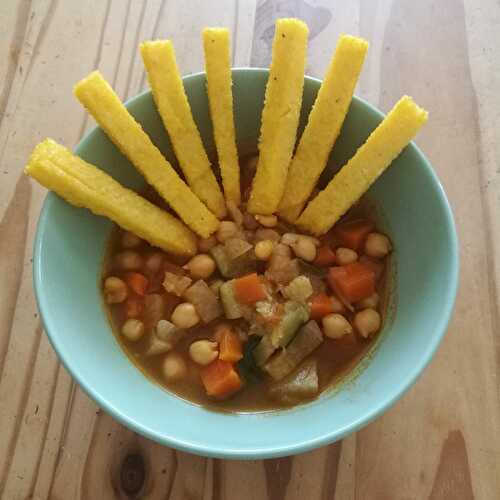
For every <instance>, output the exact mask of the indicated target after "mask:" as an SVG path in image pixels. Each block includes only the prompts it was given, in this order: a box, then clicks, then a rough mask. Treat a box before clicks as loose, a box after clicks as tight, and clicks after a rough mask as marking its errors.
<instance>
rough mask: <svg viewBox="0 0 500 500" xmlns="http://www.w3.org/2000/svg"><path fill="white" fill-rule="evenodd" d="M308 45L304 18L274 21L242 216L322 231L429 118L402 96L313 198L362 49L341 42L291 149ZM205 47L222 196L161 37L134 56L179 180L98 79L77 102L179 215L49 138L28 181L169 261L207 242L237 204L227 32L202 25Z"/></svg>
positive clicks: (348, 40) (93, 77)
mask: <svg viewBox="0 0 500 500" xmlns="http://www.w3.org/2000/svg"><path fill="white" fill-rule="evenodd" d="M307 38H308V28H307V26H306V24H305V23H303V22H302V21H300V20H297V19H279V20H278V21H277V22H276V31H275V35H274V41H273V49H272V62H271V67H270V72H269V79H268V82H267V86H266V94H265V103H264V109H263V111H262V120H261V130H260V139H259V159H258V163H257V170H256V174H255V177H254V180H253V184H252V189H251V192H250V197H249V200H248V204H247V210H248V211H249V212H250V213H252V214H256V215H268V214H275V213H277V214H278V215H279V216H280V217H282V218H283V219H284V220H286V221H287V222H289V223H292V224H296V225H297V226H299V227H300V228H301V229H303V230H305V231H308V232H310V233H313V234H316V235H321V234H324V233H326V232H327V231H328V230H329V229H330V228H331V227H332V226H333V225H334V224H335V222H336V221H337V220H338V219H339V218H340V217H341V216H342V215H343V214H344V213H345V212H346V211H347V210H348V209H349V208H350V207H351V206H352V205H353V204H354V203H355V202H356V201H357V200H358V199H359V198H360V197H361V196H362V195H363V193H365V192H366V191H367V190H368V188H369V187H370V186H371V184H372V183H373V182H374V181H375V180H376V179H377V178H378V177H379V176H380V174H381V173H382V172H383V171H384V170H385V169H386V168H387V167H388V166H389V165H390V164H391V162H392V161H393V160H394V159H395V158H396V157H397V156H398V155H399V154H400V153H401V151H402V150H403V148H404V147H405V146H406V145H407V144H408V143H409V142H410V141H411V140H412V138H413V137H414V136H415V135H416V133H417V132H418V130H419V129H420V127H421V126H422V125H423V124H424V123H425V122H426V120H427V112H426V111H424V110H423V109H421V108H420V107H418V106H417V105H416V104H415V103H414V102H413V100H412V99H411V98H410V97H408V96H404V97H402V98H401V99H400V101H399V102H398V103H397V104H396V105H395V106H394V108H393V109H392V110H391V112H390V113H389V114H388V115H387V117H386V118H385V119H384V120H383V121H382V123H381V124H380V125H379V126H378V127H377V128H376V129H375V130H374V132H373V133H372V134H371V135H370V136H369V137H368V139H367V141H366V142H365V143H364V144H363V145H362V146H361V147H360V148H359V149H358V151H357V152H356V154H355V155H354V156H353V157H352V158H351V159H350V160H349V161H348V162H347V164H346V165H345V166H344V167H343V168H342V169H341V170H340V171H339V172H338V173H337V174H336V175H335V176H334V177H333V179H332V180H331V181H330V183H329V184H328V185H327V187H326V188H325V189H324V190H323V191H321V192H320V193H319V194H318V195H317V196H315V197H314V198H313V199H312V200H310V201H309V199H310V197H311V194H312V193H313V190H314V188H315V185H316V183H317V182H318V179H319V177H320V175H321V172H322V171H323V170H324V168H325V166H326V164H327V161H328V156H329V154H330V151H331V149H332V147H333V146H334V144H335V141H336V139H337V137H338V135H339V133H340V130H341V128H342V124H343V122H344V119H345V117H346V115H347V112H348V110H349V105H350V103H351V100H352V96H353V93H354V87H355V86H356V82H357V80H358V78H359V74H360V72H361V68H362V65H363V62H364V59H365V55H366V52H367V50H368V43H367V42H366V41H365V40H362V39H360V38H357V37H353V36H349V35H342V36H341V37H340V39H339V42H338V44H337V48H336V50H335V53H334V55H333V58H332V61H331V63H330V66H329V68H328V70H327V74H326V77H325V79H324V81H323V83H322V85H321V88H320V90H319V92H318V95H317V97H316V101H315V103H314V106H313V108H312V109H311V112H310V114H309V118H308V122H307V125H306V128H305V130H304V132H303V134H302V136H301V138H300V140H299V143H298V146H297V148H296V150H295V154H294V148H295V143H296V139H297V127H298V122H299V115H300V108H301V104H302V90H303V85H304V70H305V61H306V52H307ZM203 45H204V50H205V66H206V74H207V89H208V101H209V106H210V114H211V118H212V122H213V128H214V137H215V144H216V148H217V154H218V160H219V166H220V171H221V177H222V188H223V189H222V190H221V188H220V186H219V184H218V182H217V179H216V177H215V175H214V172H213V170H212V166H211V164H210V161H209V159H208V156H207V154H206V152H205V149H204V147H203V143H202V140H201V137H200V133H199V131H198V129H197V127H196V124H195V121H194V119H193V115H192V112H191V108H190V105H189V102H188V99H187V97H186V94H185V91H184V87H183V84H182V79H181V76H180V73H179V69H178V67H177V62H176V58H175V51H174V47H173V45H172V42H170V41H168V40H166V41H150V42H144V43H142V44H141V46H140V51H141V55H142V58H143V61H144V65H145V67H146V71H147V74H148V79H149V83H150V86H151V90H152V93H153V97H154V101H155V103H156V106H157V108H158V111H159V113H160V116H161V118H162V121H163V124H164V126H165V129H166V131H167V132H168V135H169V137H170V140H171V142H172V145H173V148H174V152H175V155H176V156H177V158H178V160H179V164H180V167H181V170H182V173H183V176H184V179H183V178H181V177H180V176H179V174H178V173H177V172H176V171H175V170H174V168H173V167H172V165H171V164H170V163H169V162H168V161H167V159H166V158H165V157H164V156H163V155H162V154H161V152H160V151H159V149H158V148H157V147H156V146H155V145H154V144H153V142H152V141H151V139H150V138H149V136H148V135H147V134H146V133H145V132H144V130H143V129H142V127H141V125H140V124H139V123H138V122H137V121H136V120H135V119H134V117H133V116H132V115H131V114H130V113H129V112H128V110H127V109H126V108H125V106H124V105H123V103H122V102H121V101H120V99H119V98H118V96H117V95H116V93H115V92H114V91H113V89H112V88H111V86H110V85H109V84H108V83H107V82H106V80H105V79H104V78H103V77H102V75H101V74H100V73H99V72H97V71H94V72H93V73H91V74H90V75H89V76H87V77H86V78H84V79H83V80H82V81H81V82H79V83H78V84H77V85H76V86H75V95H76V97H77V98H78V99H79V100H80V102H81V103H82V105H83V106H84V107H85V108H86V109H87V111H88V112H89V113H90V114H91V115H92V116H93V117H94V119H95V120H96V121H97V123H98V124H99V125H100V126H101V127H102V129H103V130H104V131H105V132H106V134H107V135H108V137H109V138H110V139H111V141H112V142H113V143H114V144H115V145H116V146H117V147H118V148H119V149H120V151H121V152H122V153H123V154H124V155H125V156H126V157H127V158H128V159H129V160H130V161H131V163H132V164H133V165H134V166H135V168H137V170H139V172H140V173H141V174H142V175H143V176H144V177H145V179H146V181H147V182H148V184H150V185H151V186H152V187H153V188H154V189H155V190H156V191H157V192H158V193H159V194H160V195H161V197H162V198H163V199H164V200H165V201H166V202H167V203H168V205H169V207H170V208H171V209H172V211H173V212H175V214H177V216H178V217H179V218H180V220H179V219H178V218H177V217H175V216H174V215H171V214H169V213H167V212H165V211H163V210H161V209H160V208H158V207H157V206H155V205H153V204H151V203H150V202H149V201H147V200H146V199H144V198H142V197H141V196H139V195H138V194H136V193H135V192H133V191H131V190H129V189H126V188H124V187H122V186H121V185H120V184H119V183H117V182H116V181H115V180H113V179H112V178H111V177H110V176H109V175H107V174H105V173H104V172H102V171H101V170H100V169H99V168H97V167H96V166H94V165H91V164H89V163H87V162H85V161H84V160H82V159H81V158H78V157H77V156H75V155H73V154H72V153H71V152H70V151H69V150H68V149H66V148H65V147H63V146H61V145H59V144H57V143H56V142H54V141H53V140H51V139H46V140H45V141H43V142H42V143H40V144H39V145H38V146H36V148H35V150H34V151H33V153H32V155H31V158H30V160H29V163H28V165H27V166H26V168H25V172H26V174H28V175H30V176H31V177H33V178H35V179H36V180H37V181H38V182H39V183H40V184H42V185H43V186H45V187H46V188H48V189H51V190H53V191H54V192H56V193H57V194H58V195H60V196H62V197H63V198H64V199H65V200H67V201H68V202H69V203H71V204H73V205H76V206H83V207H86V208H88V209H90V210H92V211H93V212H94V213H96V214H99V215H104V216H106V217H108V218H110V219H111V220H113V221H114V222H116V223H117V224H118V225H119V226H121V227H122V228H124V229H126V230H129V231H132V232H134V233H135V234H137V235H138V236H140V237H141V238H143V239H145V240H147V241H148V242H149V243H151V244H152V245H155V246H158V247H160V248H162V249H164V250H166V251H167V252H171V253H174V254H179V255H193V254H195V253H196V235H198V236H200V237H202V238H208V237H209V236H210V235H211V234H213V233H214V232H215V231H216V230H217V228H218V225H219V221H220V220H221V219H223V218H224V217H225V216H226V204H227V203H233V204H235V205H239V204H240V203H241V192H240V167H239V161H238V151H237V147H236V136H235V128H234V115H233V96H232V90H231V86H232V79H231V67H230V48H229V47H230V43H229V32H228V30H227V29H222V28H207V29H205V30H204V31H203ZM195 234H196V235H195Z"/></svg>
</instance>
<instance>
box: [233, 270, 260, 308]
mask: <svg viewBox="0 0 500 500" xmlns="http://www.w3.org/2000/svg"><path fill="white" fill-rule="evenodd" d="M233 288H234V295H235V297H236V300H237V301H238V302H240V304H255V302H257V301H259V300H264V299H265V298H266V289H265V287H264V284H263V283H262V280H261V278H260V277H259V276H258V275H257V274H256V273H252V274H248V275H246V276H243V277H241V278H238V279H236V280H234V283H233Z"/></svg>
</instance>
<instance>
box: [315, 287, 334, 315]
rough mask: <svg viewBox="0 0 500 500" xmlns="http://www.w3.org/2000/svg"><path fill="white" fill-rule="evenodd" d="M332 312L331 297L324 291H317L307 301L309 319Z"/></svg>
mask: <svg viewBox="0 0 500 500" xmlns="http://www.w3.org/2000/svg"><path fill="white" fill-rule="evenodd" d="M332 312H333V307H332V299H331V298H330V297H328V295H327V294H326V293H318V295H315V296H314V297H313V298H312V299H311V301H310V302H309V316H310V317H311V319H321V318H322V317H323V316H326V315H327V314H330V313H332Z"/></svg>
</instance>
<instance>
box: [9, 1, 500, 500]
mask: <svg viewBox="0 0 500 500" xmlns="http://www.w3.org/2000/svg"><path fill="white" fill-rule="evenodd" d="M287 16H297V17H301V18H303V19H304V20H306V21H307V23H308V24H309V26H310V31H311V39H310V47H309V59H308V64H307V73H308V74H310V75H313V76H317V77H320V78H321V77H322V75H323V73H324V71H325V68H326V66H327V63H328V61H329V58H330V55H331V53H332V50H333V48H334V46H335V41H336V39H337V36H338V34H339V33H341V32H347V33H352V34H359V35H361V36H363V37H365V38H367V39H368V40H370V43H371V47H370V51H369V55H368V58H367V61H366V63H365V67H364V70H363V74H362V78H361V81H360V84H359V86H358V89H357V93H358V94H359V95H361V96H362V97H365V98H367V99H368V100H369V101H371V102H373V103H375V104H377V105H379V107H380V108H381V109H382V110H384V111H387V110H388V109H389V108H390V107H391V106H392V104H393V103H394V102H395V101H396V100H397V99H398V98H399V97H400V95H402V94H403V93H408V94H410V95H412V96H414V98H415V99H416V101H417V102H418V103H420V104H421V105H423V106H424V107H425V108H427V109H428V110H429V111H430V116H431V117H430V121H429V123H428V125H427V126H426V128H425V130H424V131H423V132H422V133H421V134H420V136H419V137H418V140H417V142H418V144H419V145H420V146H421V147H422V148H423V149H424V151H425V152H426V154H427V155H428V156H429V158H430V159H431V161H432V163H433V165H434V167H435V169H436V171H437V173H438V174H439V177H440V178H441V180H442V182H443V184H444V187H445V189H446V192H447V194H448V196H449V199H450V201H451V204H452V205H453V209H454V213H455V217H456V222H457V225H458V233H459V238H460V248H461V280H460V291H459V294H458V300H457V304H456V308H455V313H454V316H453V319H452V321H451V324H450V328H449V331H448V334H447V336H446V338H445V340H444V342H443V344H442V346H441V347H440V349H439V352H438V353H437V355H436V357H435V359H434V360H433V362H432V364H431V365H430V366H429V368H428V369H427V370H426V372H425V374H424V375H423V376H422V377H421V379H420V380H419V381H418V383H417V384H416V385H415V386H414V387H413V388H412V389H411V390H410V391H409V392H408V393H407V394H406V395H405V396H404V397H403V398H402V399H401V401H399V402H398V403H397V404H396V405H395V407H394V408H393V409H391V410H390V411H389V412H387V413H386V414H385V415H384V416H383V417H381V418H379V419H377V420H376V421H375V422H374V423H372V424H371V425H369V426H367V427H366V428H365V429H363V430H361V431H360V432H358V433H356V434H354V435H352V436H349V437H348V438H346V439H344V440H343V441H342V442H339V443H336V444H333V445H331V446H328V447H325V448H322V449H319V450H316V451H313V452H310V453H306V454H303V455H298V456H295V457H288V458H283V459H277V460H267V461H251V462H231V461H221V460H211V459H204V458H200V457H196V456H192V455H189V454H186V453H179V452H176V451H174V450H171V449H168V448H164V447H162V446H160V445H158V444H156V443H153V442H151V441H148V440H147V439H145V438H143V437H141V436H139V435H137V434H135V433H134V432H131V431H130V430H128V429H126V428H124V427H122V426H121V425H119V424H118V423H117V422H115V421H114V420H113V419H112V418H111V417H110V416H108V415H107V414H105V413H104V412H102V411H101V410H99V408H98V407H96V405H95V404H94V403H93V402H92V401H91V400H90V399H89V398H88V397H87V396H86V395H85V394H84V393H83V392H82V391H81V390H80V389H79V388H78V387H77V386H76V385H75V384H74V383H73V381H72V380H71V378H70V377H69V375H68V374H67V373H66V371H65V370H64V368H62V367H61V365H60V364H59V363H58V361H57V358H56V356H55V354H54V352H53V350H52V348H51V346H50V344H49V342H48V340H47V337H46V336H45V334H44V333H43V331H42V328H41V326H40V318H39V316H38V313H37V308H36V303H35V298H34V295H33V290H32V272H31V262H32V243H33V236H34V232H35V228H36V222H37V218H38V213H39V211H40V206H41V203H42V200H43V198H44V197H45V191H44V190H43V189H41V188H40V187H38V186H37V185H35V184H33V183H31V182H30V181H29V180H28V179H27V178H26V177H25V176H23V175H22V168H23V166H24V164H25V162H26V160H27V158H28V155H29V153H30V151H31V149H32V148H33V147H34V145H35V144H36V143H37V142H39V141H40V140H41V139H42V138H44V137H46V136H50V137H53V138H54V139H56V140H58V141H60V142H62V143H63V144H65V145H67V146H70V147H72V146H73V145H74V144H76V143H77V142H78V140H79V139H80V137H81V136H82V134H83V133H84V132H85V131H86V130H87V129H88V127H89V126H91V125H92V124H91V123H90V121H89V120H88V119H87V117H86V115H85V113H84V112H83V110H82V108H81V107H80V105H79V104H78V102H77V101H76V99H74V98H73V96H72V85H73V84H74V83H75V82H76V81H77V80H79V79H80V78H81V77H82V76H84V75H85V74H87V73H88V72H90V71H91V70H92V69H94V68H99V69H100V70H101V71H102V72H103V73H104V75H105V76H106V77H107V78H108V79H109V80H110V81H111V82H112V83H113V85H114V87H115V89H116V90H117V92H118V93H119V94H120V96H121V97H123V98H128V97H130V96H133V95H135V94H137V93H138V92H139V91H140V90H142V89H143V88H144V87H145V77H144V70H143V66H142V63H141V60H140V56H139V54H138V50H137V45H138V43H139V42H140V41H141V40H144V39H151V38H157V37H169V38H172V39H173V41H174V43H175V46H176V50H177V54H178V60H179V64H180V67H181V70H182V72H183V73H190V72H194V71H198V70H201V69H202V68H203V60H202V47H201V43H200V31H201V29H202V27H204V26H207V25H223V26H228V27H230V28H231V31H232V33H233V52H234V56H233V64H234V66H248V65H252V66H265V65H267V64H268V63H269V59H270V45H271V40H272V29H273V28H272V27H273V23H274V20H275V19H276V18H277V17H287ZM499 26H500V5H499V4H498V2H497V1H495V0H465V1H461V0H440V1H433V0H420V1H415V0H392V1H391V0H387V1H386V0H349V1H342V2H341V1H340V0H339V1H337V2H333V1H330V2H329V1H327V0H318V1H314V0H307V1H305V0H283V1H272V0H265V1H262V0H259V1H257V2H254V1H250V0H239V1H231V0H224V1H222V0H217V1H212V2H209V1H203V0H197V1H194V0H183V1H180V0H177V1H174V0H170V1H169V0H149V1H144V2H141V1H134V0H128V1H121V0H107V1H103V0H91V1H90V0H88V1H85V2H76V1H69V0H67V1H57V0H31V1H28V0H18V1H15V0H3V1H2V2H0V256H1V257H0V374H1V379H0V492H3V496H2V498H5V499H6V500H11V499H27V498H37V499H42V498H51V499H57V500H70V499H79V498H85V499H113V498H119V499H123V498H148V499H156V498H158V499H159V498H162V499H165V498H169V499H182V498H189V499H211V498H214V499H227V500H229V499H231V500H232V499H238V500H247V499H248V500H249V499H264V498H270V499H272V500H284V499H287V500H288V499H290V500H291V499H307V500H314V499H323V500H324V499H331V498H337V499H341V500H344V499H358V500H365V499H384V500H385V499H398V500H399V499H418V500H420V499H424V498H431V499H469V498H477V499H487V500H490V499H495V498H500V470H499V464H500V393H499V378H500V370H499V367H500V338H499V332H500V330H499V328H500V320H499V284H500V260H499V258H498V256H500V238H499V235H500V219H499V218H497V217H495V216H496V215H497V214H499V213H500V175H499V173H500V160H499V159H500V140H499V139H500V136H499V130H500V97H499V95H500V94H499V89H500V65H499V63H498V60H499V59H498V58H499V51H498V49H499V48H500V30H499V28H498V27H499ZM69 285H70V286H71V277H69Z"/></svg>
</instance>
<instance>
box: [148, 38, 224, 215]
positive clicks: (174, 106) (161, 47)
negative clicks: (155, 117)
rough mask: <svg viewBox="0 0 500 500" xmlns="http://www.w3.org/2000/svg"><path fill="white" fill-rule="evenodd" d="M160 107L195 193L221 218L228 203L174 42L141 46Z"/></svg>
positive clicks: (164, 122)
mask: <svg viewBox="0 0 500 500" xmlns="http://www.w3.org/2000/svg"><path fill="white" fill-rule="evenodd" d="M140 50H141V54H142V60H143V61H144V66H145V67H146V72H147V74H148V80H149V85H150V87H151V91H152V92H153V97H154V100H155V103H156V107H157V108H158V111H159V112H160V116H161V119H162V120H163V125H164V126H165V129H166V130H167V132H168V135H169V136H170V140H171V141H172V146H173V147H174V151H175V156H176V157H177V159H178V160H179V164H180V166H181V169H182V171H183V172H184V175H185V177H186V180H187V182H188V184H189V186H190V187H191V189H192V190H193V191H194V193H195V194H196V195H197V196H198V197H199V198H200V200H202V201H203V202H205V204H206V205H207V207H208V208H209V209H210V210H211V211H212V212H213V213H214V214H215V215H216V216H217V217H219V218H221V219H222V218H223V217H224V216H225V215H226V204H225V203H224V197H223V195H222V191H221V190H220V187H219V184H217V179H216V178H215V175H214V172H213V170H212V167H211V165H210V161H209V160H208V157H207V153H206V152H205V148H204V147H203V143H202V141H201V137H200V133H199V131H198V128H197V127H196V123H195V122H194V119H193V115H192V113H191V108H190V106H189V102H188V99H187V96H186V93H185V92H184V86H183V84H182V80H181V76H180V74H179V69H178V68H177V62H176V60H175V51H174V46H173V45H172V42H171V41H170V40H157V41H154V42H144V43H141V45H140Z"/></svg>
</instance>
